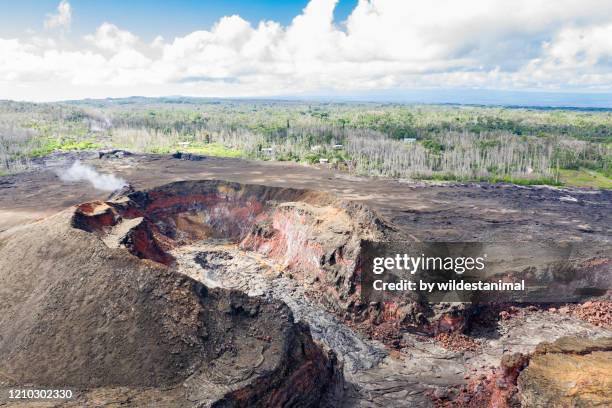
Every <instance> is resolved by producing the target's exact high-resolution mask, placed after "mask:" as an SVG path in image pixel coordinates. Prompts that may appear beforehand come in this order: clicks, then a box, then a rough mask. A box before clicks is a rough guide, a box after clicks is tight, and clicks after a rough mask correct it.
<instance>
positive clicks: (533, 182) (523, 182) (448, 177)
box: [415, 174, 563, 186]
mask: <svg viewBox="0 0 612 408" xmlns="http://www.w3.org/2000/svg"><path fill="white" fill-rule="evenodd" d="M415 178H416V179H418V180H431V181H455V182H480V183H509V184H516V185H519V186H543V185H548V186H562V185H563V182H561V181H557V180H555V179H552V178H546V177H537V178H520V177H519V178H517V177H510V176H506V177H496V176H491V177H474V178H470V177H458V176H455V175H453V174H433V175H429V176H425V175H424V176H417V177H415Z"/></svg>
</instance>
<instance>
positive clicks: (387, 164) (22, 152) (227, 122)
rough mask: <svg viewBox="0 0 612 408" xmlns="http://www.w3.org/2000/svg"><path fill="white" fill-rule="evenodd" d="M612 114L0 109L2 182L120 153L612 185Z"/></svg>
mask: <svg viewBox="0 0 612 408" xmlns="http://www.w3.org/2000/svg"><path fill="white" fill-rule="evenodd" d="M611 146H612V112H610V111H605V110H604V111H588V110H587V111H585V110H582V111H581V110H558V109H540V110H533V109H518V108H495V107H469V106H430V105H424V106H418V105H397V104H386V105H385V104H365V103H364V104H349V103H345V104H331V103H329V104H324V103H304V102H274V101H217V100H205V99H188V98H181V99H145V98H129V99H121V100H104V101H82V102H74V103H63V104H28V103H17V102H0V169H1V170H0V171H2V172H4V173H10V172H15V171H22V170H24V169H27V168H28V166H29V164H30V162H31V160H32V159H33V158H36V157H40V156H44V155H47V154H51V153H53V152H54V151H66V150H85V149H101V148H110V147H114V148H125V149H131V150H134V151H138V152H147V153H160V154H167V153H173V152H175V151H178V150H180V151H189V152H192V153H200V154H211V155H221V156H232V157H245V158H255V159H261V160H287V161H296V162H304V163H310V164H316V163H325V165H329V166H334V167H336V168H339V169H342V170H346V171H350V172H353V173H356V174H364V175H376V176H386V177H395V178H411V179H442V180H489V181H511V182H521V183H528V184H531V183H548V184H556V183H559V181H560V178H559V175H560V174H561V173H562V172H563V171H564V170H576V171H577V170H580V169H587V170H589V171H592V172H595V173H596V174H597V175H598V176H601V177H605V178H608V179H609V178H610V177H612V175H611V168H612V147H611Z"/></svg>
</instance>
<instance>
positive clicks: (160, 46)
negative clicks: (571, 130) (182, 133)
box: [0, 0, 612, 100]
mask: <svg viewBox="0 0 612 408" xmlns="http://www.w3.org/2000/svg"><path fill="white" fill-rule="evenodd" d="M336 4H337V0H311V1H310V2H309V3H308V5H307V6H306V7H305V8H304V10H302V12H301V13H300V14H299V15H297V16H296V17H295V18H294V19H293V20H292V22H291V23H290V24H288V25H286V26H284V25H282V24H280V23H278V22H275V21H260V22H257V23H254V22H249V21H246V20H245V19H243V18H242V17H240V16H239V15H232V16H226V17H223V18H221V19H220V20H219V21H218V22H217V23H216V24H214V25H213V26H212V27H211V28H209V29H202V30H198V31H194V32H192V33H189V34H187V35H185V36H181V37H176V38H167V39H166V38H163V37H161V36H158V37H156V38H155V39H154V40H153V41H152V42H149V43H147V42H145V41H143V40H142V39H140V38H139V37H138V36H137V35H135V34H134V33H132V32H130V31H129V28H128V27H121V28H119V27H117V26H116V25H114V24H112V23H111V22H106V23H103V24H102V25H101V26H100V27H97V28H93V32H92V33H91V34H89V35H86V36H85V37H84V38H83V39H73V43H72V44H66V43H65V42H62V43H61V44H58V43H55V42H53V41H43V40H42V39H41V38H36V39H35V38H33V37H29V38H6V39H2V38H0V91H1V93H2V94H3V95H5V97H11V98H17V99H51V100H52V99H63V98H79V97H100V96H126V95H131V94H140V95H152V96H155V95H163V94H184V95H200V96H258V95H281V94H298V93H316V92H323V91H324V92H333V91H367V90H382V89H393V90H397V89H400V90H401V89H415V88H437V87H444V88H453V87H460V88H465V87H469V88H488V89H550V90H556V89H562V90H574V89H575V90H600V91H610V90H612V74H610V73H611V72H612V55H611V54H612V52H611V48H612V42H610V41H609V38H612V2H608V1H600V0H580V1H578V0H515V1H512V2H508V1H505V0H462V1H459V0H430V1H426V0H415V1H410V2H407V1H397V0H360V1H359V2H358V4H357V5H356V7H355V8H354V10H352V12H351V13H350V15H349V16H348V18H347V20H346V21H345V22H344V23H343V24H341V25H338V24H337V23H336V22H335V21H334V9H335V7H336ZM62 5H64V6H62ZM66 7H67V8H66ZM66 9H67V10H68V11H67V15H68V20H67V21H68V23H69V20H70V5H69V4H68V3H67V2H62V3H60V6H59V7H58V14H57V16H60V15H66V12H65V11H64V12H63V11H62V10H66ZM55 17H56V16H53V18H55ZM59 20H60V19H59V18H58V21H59ZM54 21H55V20H54ZM61 21H66V19H65V18H64V19H63V20H61ZM55 24H56V26H57V25H58V24H57V23H55ZM79 40H84V41H79Z"/></svg>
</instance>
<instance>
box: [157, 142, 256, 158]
mask: <svg viewBox="0 0 612 408" xmlns="http://www.w3.org/2000/svg"><path fill="white" fill-rule="evenodd" d="M148 151H149V152H151V153H155V154H171V153H175V152H181V153H192V154H200V155H202V156H215V157H234V158H237V157H244V152H242V151H241V150H239V149H232V148H229V147H227V146H224V145H222V144H221V143H216V142H213V143H208V144H196V145H189V146H181V145H174V146H163V147H152V148H150V149H148Z"/></svg>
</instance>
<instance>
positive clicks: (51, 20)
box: [45, 0, 72, 29]
mask: <svg viewBox="0 0 612 408" xmlns="http://www.w3.org/2000/svg"><path fill="white" fill-rule="evenodd" d="M71 21H72V7H71V6H70V3H68V1H67V0H62V1H61V2H60V3H59V4H58V5H57V13H56V14H49V15H48V16H47V19H46V20H45V28H48V29H53V28H69V27H70V22H71Z"/></svg>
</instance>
